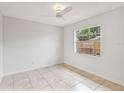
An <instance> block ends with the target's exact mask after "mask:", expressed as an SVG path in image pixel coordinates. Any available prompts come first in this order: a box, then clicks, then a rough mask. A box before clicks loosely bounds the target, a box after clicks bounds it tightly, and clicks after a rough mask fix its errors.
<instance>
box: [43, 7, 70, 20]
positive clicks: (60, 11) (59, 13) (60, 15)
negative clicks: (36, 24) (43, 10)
mask: <svg viewBox="0 0 124 93" xmlns="http://www.w3.org/2000/svg"><path fill="white" fill-rule="evenodd" d="M54 10H55V12H56V14H55V16H42V17H55V18H58V19H62V20H64V21H65V19H64V17H63V16H64V15H65V14H66V13H68V12H70V11H71V10H72V7H66V8H64V9H63V7H61V6H56V8H55V9H54Z"/></svg>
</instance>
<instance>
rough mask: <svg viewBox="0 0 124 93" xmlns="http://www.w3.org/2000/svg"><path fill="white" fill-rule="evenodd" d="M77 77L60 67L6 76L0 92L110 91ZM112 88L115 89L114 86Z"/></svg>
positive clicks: (80, 76) (77, 75) (99, 84)
mask: <svg viewBox="0 0 124 93" xmlns="http://www.w3.org/2000/svg"><path fill="white" fill-rule="evenodd" d="M103 83H105V85H106V84H109V83H108V82H102V83H96V82H94V81H92V80H90V79H88V78H86V77H83V76H82V75H79V74H77V73H75V72H73V71H71V70H69V69H67V68H66V67H64V66H62V65H55V66H51V67H47V68H40V69H36V70H32V71H27V72H23V73H19V74H14V75H10V76H6V77H4V78H3V80H2V82H1V84H0V90H1V91H111V89H110V88H108V87H106V86H103V85H102V84H103ZM113 88H116V86H114V87H113Z"/></svg>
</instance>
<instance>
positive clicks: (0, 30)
mask: <svg viewBox="0 0 124 93" xmlns="http://www.w3.org/2000/svg"><path fill="white" fill-rule="evenodd" d="M2 77H3V16H2V14H1V12H0V82H1V80H2Z"/></svg>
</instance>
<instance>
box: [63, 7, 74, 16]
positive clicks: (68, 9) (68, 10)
mask: <svg viewBox="0 0 124 93" xmlns="http://www.w3.org/2000/svg"><path fill="white" fill-rule="evenodd" d="M71 10H72V7H67V8H65V9H64V10H63V11H62V12H61V15H64V14H66V13H68V12H70V11H71Z"/></svg>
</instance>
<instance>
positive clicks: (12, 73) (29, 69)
mask: <svg viewBox="0 0 124 93" xmlns="http://www.w3.org/2000/svg"><path fill="white" fill-rule="evenodd" d="M57 64H61V63H52V64H48V65H42V66H41V65H40V66H37V67H33V68H28V69H24V70H20V71H16V72H11V73H5V74H4V76H8V75H14V74H17V73H21V72H26V71H31V70H35V69H38V68H45V67H49V66H53V65H57Z"/></svg>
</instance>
